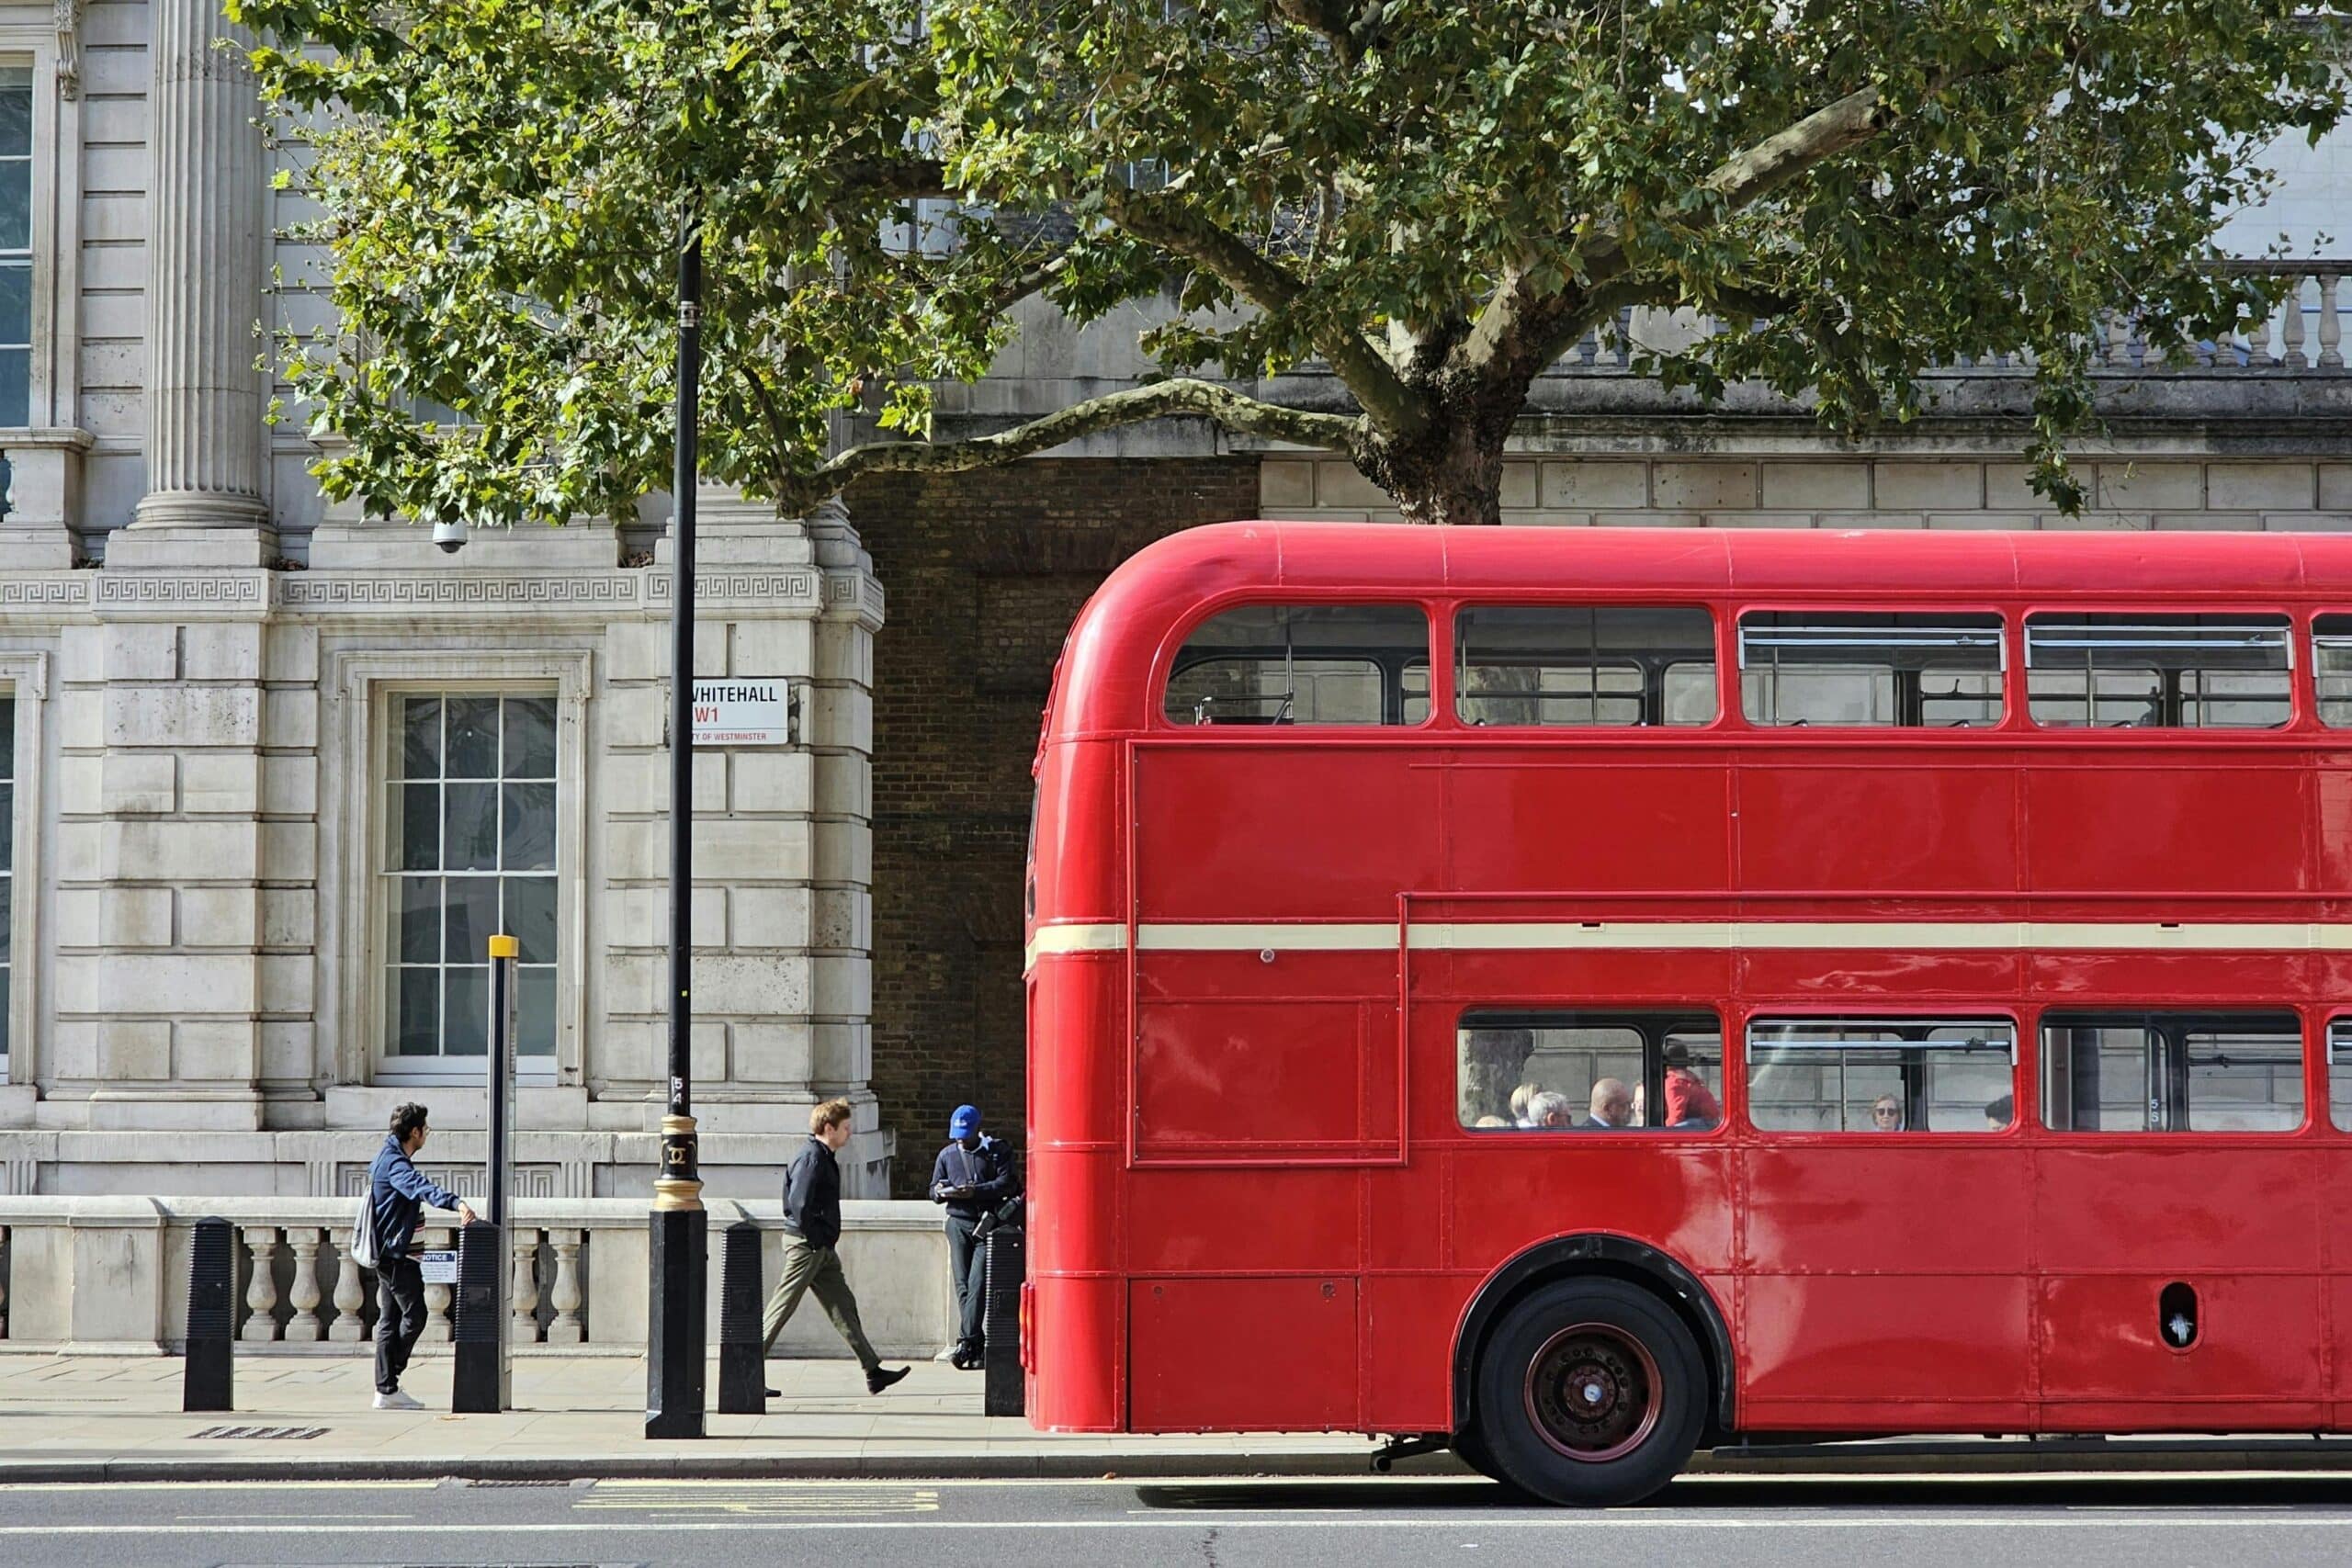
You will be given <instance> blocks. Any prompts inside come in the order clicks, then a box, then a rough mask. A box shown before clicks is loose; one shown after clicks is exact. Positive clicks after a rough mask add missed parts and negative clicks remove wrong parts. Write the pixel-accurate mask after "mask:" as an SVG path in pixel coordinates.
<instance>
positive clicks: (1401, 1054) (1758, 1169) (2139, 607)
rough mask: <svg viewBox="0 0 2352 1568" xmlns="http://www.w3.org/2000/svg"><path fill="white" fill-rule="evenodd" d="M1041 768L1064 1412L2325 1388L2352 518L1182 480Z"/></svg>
mask: <svg viewBox="0 0 2352 1568" xmlns="http://www.w3.org/2000/svg"><path fill="white" fill-rule="evenodd" d="M1036 773H1037V807H1036V814H1035V823H1034V826H1033V840H1034V848H1033V852H1032V871H1031V887H1030V895H1029V897H1030V909H1029V926H1028V987H1029V1022H1030V1027H1029V1052H1030V1057H1029V1084H1030V1090H1029V1093H1030V1103H1029V1123H1030V1125H1029V1134H1030V1139H1031V1155H1030V1173H1031V1190H1032V1193H1033V1196H1034V1213H1033V1219H1032V1229H1031V1232H1030V1270H1031V1272H1030V1281H1031V1282H1030V1285H1029V1287H1028V1293H1027V1294H1026V1295H1025V1296H1024V1300H1023V1309H1024V1313H1025V1314H1026V1316H1027V1318H1028V1326H1029V1333H1028V1335H1027V1336H1026V1337H1025V1344H1026V1345H1027V1346H1028V1347H1029V1348H1028V1350H1027V1351H1026V1354H1027V1356H1028V1358H1029V1362H1030V1374H1029V1376H1030V1386H1029V1400H1030V1404H1029V1410H1030V1413H1031V1418H1032V1419H1033V1420H1034V1421H1035V1422H1036V1423H1037V1424H1039V1425H1040V1426H1042V1427H1047V1428H1051V1429H1056V1430H1085V1431H1136V1432H1146V1431H1200V1430H1356V1431H1363V1432H1370V1433H1385V1434H1396V1435H1412V1436H1420V1437H1435V1438H1443V1439H1444V1440H1446V1441H1449V1442H1451V1443H1452V1444H1453V1447H1455V1448H1456V1449H1457V1450H1459V1451H1460V1452H1461V1453H1462V1454H1463V1455H1464V1457H1465V1458H1467V1459H1468V1460H1469V1461H1471V1462H1472V1463H1474V1464H1476V1465H1477V1466H1478V1467H1479V1468H1481V1469H1483V1470H1485V1471H1487V1472H1488V1473H1490V1474H1494V1475H1496V1476H1498V1477H1500V1478H1503V1479H1506V1480H1508V1481H1510V1483H1515V1484H1516V1485H1518V1486H1520V1487H1521V1488H1523V1489H1525V1490H1526V1491H1528V1492H1531V1493H1533V1494H1536V1495H1541V1496H1544V1497H1548V1498H1551V1499H1554V1500H1555V1501H1559V1502H1564V1503H1600V1502H1610V1501H1616V1500H1621V1499H1627V1498H1633V1497H1637V1496H1640V1495H1645V1494H1646V1493H1648V1492H1650V1491H1652V1490H1654V1489H1656V1488H1657V1486H1659V1485H1661V1484H1662V1483H1664V1482H1665V1481H1666V1480H1668V1478H1669V1477H1670V1476H1672V1475H1673V1474H1674V1473H1675V1472H1677V1471H1678V1470H1679V1468H1680V1467H1681V1466H1682V1465H1683V1464H1684V1463H1686V1462H1687V1461H1688V1460H1689V1458H1690V1456H1691V1453H1692V1451H1693V1450H1694V1449H1695V1448H1696V1447H1698V1446H1700V1445H1702V1444H1704V1445H1712V1444H1718V1443H1722V1442H1724V1441H1727V1440H1731V1439H1732V1438H1735V1437H1736V1436H1738V1435H1753V1434H1758V1433H1781V1434H1796V1433H1814V1434H1825V1435H1831V1434H1839V1435H1862V1434H1871V1433H1886V1432H1899V1431H1910V1432H1939V1433H1962V1432H1964V1433H2017V1432H2072V1433H2087V1432H2101V1433H2126V1432H2156V1431H2229V1432H2243V1431H2256V1430H2292V1431H2321V1430H2335V1429H2344V1428H2346V1427H2347V1426H2352V1247H2346V1248H2345V1249H2344V1253H2343V1255H2342V1256H2339V1255H2338V1250H2337V1248H2336V1247H2335V1244H2334V1241H2333V1231H2334V1220H2335V1215H2336V1214H2337V1213H2341V1212H2343V1211H2345V1210H2346V1208H2347V1204H2352V1087H2346V1079H2347V1077H2352V1067H2347V1068H2346V1070H2343V1071H2339V1070H2337V1069H2335V1066H2334V1065H2333V1058H2334V1055H2335V1053H2336V1048H2337V1047H2338V1046H2339V1045H2343V1046H2346V1047H2352V539H2335V538H2324V537H2293V536H2228V535H2202V536H2196V535H2185V536H2165V535H2158V536H2143V535H2133V536H2106V535H2071V534H2024V535H2008V534H1989V533H1988V534H1969V535H1943V534H1904V533H1899V532H1891V531H1890V532H1870V533H1763V532H1758V533H1724V532H1712V531H1709V532H1698V531H1672V532H1668V531H1658V532H1650V531H1632V530H1627V531H1614V530H1610V531H1593V530H1560V531H1553V530H1534V529H1510V528H1503V529H1414V528H1406V527H1398V526H1358V525H1276V524H1233V525H1220V526H1217V527H1212V528H1204V529H1199V530H1195V531H1193V532H1191V533H1187V534H1184V535H1181V536H1176V537H1174V538H1171V539H1169V540H1167V541H1164V542H1162V543H1160V544H1159V545H1156V546H1154V547H1151V548H1149V549H1147V550H1145V551H1144V552H1142V553H1141V554H1140V555H1138V556H1137V557H1136V558H1134V559H1133V560H1131V561H1129V562H1128V563H1127V564H1126V565H1125V566H1123V567H1122V568H1121V569H1120V570H1118V571H1117V572H1115V573H1114V574H1113V576H1112V577H1111V579H1110V580H1109V581H1107V582H1106V583H1105V584H1104V585H1103V589H1102V591H1101V592H1099V593H1098V594H1097V595H1096V596H1095V598H1094V599H1093V601H1092V602H1091V604H1089V605H1088V607H1087V609H1086V610H1085V612H1084V613H1083V614H1082V615H1080V618H1079V621H1078V624H1077V626H1075V628H1074V629H1073V630H1072V632H1071V635H1070V638H1069V645H1068V647H1067V649H1066V650H1065V652H1064V655H1063V659H1062V664H1061V668H1060V670H1059V671H1058V674H1057V682H1056V690H1055V695H1054V697H1053V699H1052V701H1051V704H1050V705H1049V708H1048V711H1047V715H1046V728H1045V735H1044V739H1043V742H1042V744H1041V746H1040V748H1039V751H1038V760H1037V769H1036Z"/></svg>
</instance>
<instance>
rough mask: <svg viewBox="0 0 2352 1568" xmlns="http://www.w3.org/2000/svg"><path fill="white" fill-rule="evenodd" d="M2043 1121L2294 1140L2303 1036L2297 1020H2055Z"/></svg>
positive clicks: (2060, 1015) (2077, 1127)
mask: <svg viewBox="0 0 2352 1568" xmlns="http://www.w3.org/2000/svg"><path fill="white" fill-rule="evenodd" d="M2041 1115H2042V1122H2043V1124H2044V1125H2045V1126H2048V1127H2050V1128H2052V1129H2053V1130H2055V1131H2059V1132H2075V1133H2291V1132H2293V1131H2294V1130H2295V1129H2296V1128H2298V1127H2300V1126H2301V1125H2302V1124H2303V1030H2302V1024H2301V1021H2299V1020H2298V1019H2297V1018H2296V1017H2295V1015H2294V1014H2293V1013H2290V1012H2267V1013H2263V1012H2252V1013H2228V1012H2213V1013H2204V1012H2052V1013H2044V1014H2043V1015H2042V1019H2041Z"/></svg>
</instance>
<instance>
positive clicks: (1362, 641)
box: [1161, 604, 1430, 725]
mask: <svg viewBox="0 0 2352 1568" xmlns="http://www.w3.org/2000/svg"><path fill="white" fill-rule="evenodd" d="M1429 660H1430V631H1429V620H1428V617H1427V616H1425V615H1423V614H1422V613H1421V612H1420V611H1419V609H1417V608H1415V607H1414V606H1412V605H1409V604H1308V605H1295V604H1251V605H1246V606H1243V607H1242V608H1239V609H1234V610H1227V611H1226V612H1224V613H1223V614H1222V615H1213V616H1211V617H1210V618H1209V619H1208V620H1206V621H1204V622H1203V623H1202V624H1201V625H1200V626H1197V627H1195V628H1194V629H1193V634H1192V636H1190V637H1186V638H1185V639H1184V646H1183V647H1182V648H1180V649H1177V650H1176V662H1175V666H1174V668H1173V669H1172V670H1171V671H1170V673H1169V677H1168V692H1167V696H1166V698H1165V700H1164V702H1163V704H1162V707H1161V711H1162V712H1163V713H1165V714H1166V715H1167V716H1168V721H1169V722H1170V724H1216V725H1228V724H1242V725H1268V724H1295V725H1381V724H1391V725H1404V724H1419V723H1420V722H1422V721H1423V720H1425V719H1427V718H1428V717H1429V707H1430V696H1429V693H1430V685H1429Z"/></svg>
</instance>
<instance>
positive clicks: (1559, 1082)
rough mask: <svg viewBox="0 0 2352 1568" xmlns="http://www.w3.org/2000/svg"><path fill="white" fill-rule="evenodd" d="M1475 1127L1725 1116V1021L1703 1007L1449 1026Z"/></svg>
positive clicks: (1596, 1128) (1509, 1017)
mask: <svg viewBox="0 0 2352 1568" xmlns="http://www.w3.org/2000/svg"><path fill="white" fill-rule="evenodd" d="M1456 1040H1457V1043H1458V1046H1459V1051H1460V1059H1461V1079H1460V1085H1461V1088H1460V1093H1459V1096H1458V1100H1459V1104H1460V1110H1461V1117H1462V1124H1463V1125H1464V1127H1467V1128H1469V1129H1470V1130H1471V1131H1473V1132H1509V1131H1512V1130H1514V1129H1518V1130H1524V1131H1556V1132H1572V1131H1577V1130H1584V1131H1591V1132H1604V1131H1614V1130H1648V1131H1652V1132H1663V1133H1702V1132H1705V1131H1706V1130H1707V1129H1708V1128H1710V1127H1713V1126H1716V1125H1718V1124H1720V1123H1721V1122H1722V1121H1723V1114H1724V1113H1723V1101H1722V1100H1721V1099H1720V1095H1721V1092H1722V1089H1723V1064H1724V1040H1723V1026H1722V1025H1721V1024H1720V1023H1719V1022H1717V1021H1716V1020H1715V1018H1714V1015H1713V1014H1712V1013H1706V1012H1638V1013H1635V1012H1556V1011H1526V1012H1520V1011H1507V1010H1502V1009H1499V1008H1482V1009H1479V1010H1476V1011H1473V1012H1467V1013H1464V1014H1463V1016H1462V1023H1461V1027H1460V1029H1459V1030H1458V1031H1457V1032H1456Z"/></svg>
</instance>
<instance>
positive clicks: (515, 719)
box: [502, 697, 555, 779]
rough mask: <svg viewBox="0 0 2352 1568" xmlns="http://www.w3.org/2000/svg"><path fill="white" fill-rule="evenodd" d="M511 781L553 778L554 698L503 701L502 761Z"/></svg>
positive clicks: (508, 699)
mask: <svg viewBox="0 0 2352 1568" xmlns="http://www.w3.org/2000/svg"><path fill="white" fill-rule="evenodd" d="M502 761H503V764H504V767H505V770H506V772H505V776H506V777H508V778H510V779H551V778H553V777H555V699H554V698H553V697H509V698H507V699H506V751H505V755H504V757H503V759H502Z"/></svg>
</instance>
